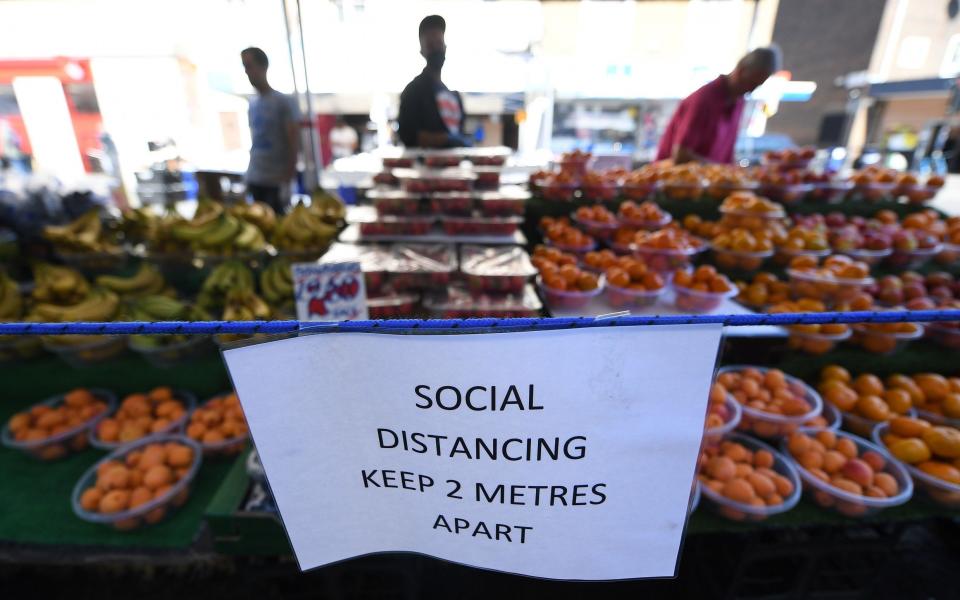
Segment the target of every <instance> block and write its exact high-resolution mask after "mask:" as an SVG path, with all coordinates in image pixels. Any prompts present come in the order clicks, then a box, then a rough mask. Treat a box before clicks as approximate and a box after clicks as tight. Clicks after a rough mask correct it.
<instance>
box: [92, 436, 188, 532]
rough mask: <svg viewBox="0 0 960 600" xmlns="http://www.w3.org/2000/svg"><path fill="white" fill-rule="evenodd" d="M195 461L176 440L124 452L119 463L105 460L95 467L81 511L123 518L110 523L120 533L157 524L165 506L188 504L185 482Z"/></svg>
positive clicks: (185, 447) (165, 510)
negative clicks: (94, 475) (93, 476)
mask: <svg viewBox="0 0 960 600" xmlns="http://www.w3.org/2000/svg"><path fill="white" fill-rule="evenodd" d="M195 460H196V459H195V454H194V450H193V448H191V447H190V446H188V445H186V444H184V443H181V442H177V441H168V442H165V443H161V442H156V443H152V444H147V445H144V446H142V447H137V448H135V449H133V450H131V451H129V452H127V453H126V454H125V455H124V456H123V457H122V460H121V459H120V458H118V459H111V460H105V461H103V462H101V463H100V464H99V465H97V468H96V477H95V481H94V483H93V485H92V486H90V487H88V488H86V489H85V490H83V492H82V493H81V494H80V497H79V505H80V509H81V510H82V511H84V512H86V513H93V514H97V515H120V516H125V517H126V518H123V519H120V520H116V521H113V522H112V525H113V526H114V527H115V528H117V529H119V530H130V529H134V528H136V527H138V526H140V525H141V524H142V523H146V524H152V523H157V522H158V521H160V520H162V519H163V518H164V517H165V516H166V515H167V512H168V507H167V504H168V503H169V504H171V505H172V506H181V505H182V504H184V503H185V502H186V501H187V497H188V494H189V491H188V489H187V487H186V483H187V482H186V481H185V480H186V478H187V477H188V476H189V475H190V472H191V468H192V466H193V465H194V464H195ZM137 509H141V510H140V511H138V510H137ZM147 509H149V510H147ZM128 513H129V514H128ZM80 516H81V517H83V516H85V515H83V513H81V514H80ZM141 521H142V522H141Z"/></svg>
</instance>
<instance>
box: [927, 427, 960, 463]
mask: <svg viewBox="0 0 960 600" xmlns="http://www.w3.org/2000/svg"><path fill="white" fill-rule="evenodd" d="M923 441H924V442H925V443H926V444H927V446H928V447H929V448H930V451H931V452H933V453H934V454H936V455H937V456H942V457H943V458H960V431H957V430H956V429H954V428H953V427H932V428H930V429H928V430H926V431H924V432H923Z"/></svg>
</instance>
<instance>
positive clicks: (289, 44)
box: [280, 0, 312, 193]
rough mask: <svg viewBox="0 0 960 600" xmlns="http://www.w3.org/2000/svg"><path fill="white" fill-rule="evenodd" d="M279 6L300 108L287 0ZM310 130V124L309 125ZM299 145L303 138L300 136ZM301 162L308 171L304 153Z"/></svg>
mask: <svg viewBox="0 0 960 600" xmlns="http://www.w3.org/2000/svg"><path fill="white" fill-rule="evenodd" d="M280 4H281V6H282V7H283V28H284V30H285V31H286V33H287V54H288V55H289V56H290V74H291V75H293V95H294V96H295V97H296V99H297V106H301V105H302V104H303V103H302V102H301V101H300V100H301V97H300V87H299V86H298V85H297V62H296V60H295V59H294V58H293V32H292V31H290V12H289V10H288V8H287V0H280ZM306 104H307V107H308V108H309V106H310V100H309V98H308V99H307V102H306ZM311 128H312V124H311ZM297 133H298V135H299V133H300V123H297ZM300 139H301V144H302V139H303V136H302V135H300ZM303 162H304V168H305V169H307V170H309V164H308V163H309V162H310V161H309V160H308V159H307V154H306V152H304V153H303ZM295 191H296V188H294V189H292V190H291V193H293V192H295Z"/></svg>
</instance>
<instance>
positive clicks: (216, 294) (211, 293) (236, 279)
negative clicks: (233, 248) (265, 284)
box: [197, 260, 254, 311]
mask: <svg viewBox="0 0 960 600" xmlns="http://www.w3.org/2000/svg"><path fill="white" fill-rule="evenodd" d="M253 286H254V281H253V272H251V271H250V269H249V268H247V266H246V265H245V264H243V263H242V262H240V261H237V260H228V261H226V262H224V263H223V264H220V265H218V266H217V267H216V268H215V269H214V270H213V271H211V272H210V275H208V276H207V278H206V279H205V280H204V282H203V285H202V286H201V287H200V293H199V294H198V295H197V306H199V307H200V308H202V309H204V310H210V311H214V310H220V309H222V308H223V307H224V306H225V305H226V301H227V294H229V293H230V292H231V291H233V290H249V291H253Z"/></svg>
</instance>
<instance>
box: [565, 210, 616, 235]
mask: <svg viewBox="0 0 960 600" xmlns="http://www.w3.org/2000/svg"><path fill="white" fill-rule="evenodd" d="M570 220H571V221H573V222H574V223H576V224H577V225H579V226H580V229H582V230H583V232H584V233H586V234H587V235H589V236H590V237H592V238H594V239H598V240H609V239H610V238H612V237H613V234H614V233H615V232H616V231H617V230H618V229H620V223H618V222H617V220H616V219H614V220H613V222H612V223H603V222H601V221H591V220H589V219H581V218H580V217H578V216H577V213H573V214H572V215H570Z"/></svg>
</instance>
